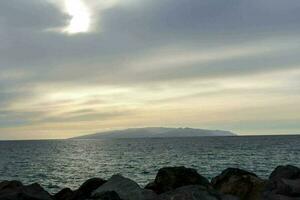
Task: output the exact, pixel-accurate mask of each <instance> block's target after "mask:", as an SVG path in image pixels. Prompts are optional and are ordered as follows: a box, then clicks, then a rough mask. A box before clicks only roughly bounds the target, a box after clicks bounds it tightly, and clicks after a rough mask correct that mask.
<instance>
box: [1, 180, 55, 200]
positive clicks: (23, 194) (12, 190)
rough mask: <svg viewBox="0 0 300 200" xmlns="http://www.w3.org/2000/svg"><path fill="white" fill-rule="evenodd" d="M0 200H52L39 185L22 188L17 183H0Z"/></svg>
mask: <svg viewBox="0 0 300 200" xmlns="http://www.w3.org/2000/svg"><path fill="white" fill-rule="evenodd" d="M0 200H53V198H52V197H51V195H50V194H49V193H48V192H47V191H45V190H44V189H43V188H42V187H41V186H40V185H39V184H37V183H34V184H31V185H27V186H24V185H23V184H22V183H21V182H18V181H3V182H2V183H0Z"/></svg>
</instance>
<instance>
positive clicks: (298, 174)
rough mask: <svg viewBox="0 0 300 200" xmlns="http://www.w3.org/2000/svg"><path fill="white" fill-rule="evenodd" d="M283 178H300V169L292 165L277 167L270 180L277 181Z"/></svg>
mask: <svg viewBox="0 0 300 200" xmlns="http://www.w3.org/2000/svg"><path fill="white" fill-rule="evenodd" d="M281 179H293V180H295V179H300V169H299V168H298V167H295V166H292V165H286V166H278V167H276V168H275V170H274V171H273V172H272V173H271V175H270V177H269V180H270V181H276V180H281Z"/></svg>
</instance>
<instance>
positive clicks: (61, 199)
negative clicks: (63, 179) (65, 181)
mask: <svg viewBox="0 0 300 200" xmlns="http://www.w3.org/2000/svg"><path fill="white" fill-rule="evenodd" d="M73 195H74V192H73V191H72V190H71V189H70V188H64V189H62V190H61V191H59V192H58V193H56V194H55V195H54V199H55V200H69V199H71V198H72V197H73Z"/></svg>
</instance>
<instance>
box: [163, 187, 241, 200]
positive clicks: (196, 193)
mask: <svg viewBox="0 0 300 200" xmlns="http://www.w3.org/2000/svg"><path fill="white" fill-rule="evenodd" d="M159 200H238V198H236V197H233V196H223V195H221V194H220V193H218V192H216V191H213V190H210V189H208V188H207V187H203V186H200V185H188V186H183V187H179V188H177V189H175V190H172V191H169V192H166V193H163V194H161V195H159Z"/></svg>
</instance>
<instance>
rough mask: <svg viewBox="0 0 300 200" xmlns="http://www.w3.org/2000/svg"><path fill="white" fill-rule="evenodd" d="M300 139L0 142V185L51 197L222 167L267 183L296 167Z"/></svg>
mask: <svg viewBox="0 0 300 200" xmlns="http://www.w3.org/2000/svg"><path fill="white" fill-rule="evenodd" d="M299 144H300V136H261V137H205V138H165V139H114V140H53V141H3V142H0V181H1V180H20V181H22V182H23V183H26V184H27V183H33V182H38V183H40V184H42V186H44V187H45V188H46V189H47V190H49V191H50V192H55V191H58V190H59V189H60V188H62V187H71V188H77V187H78V186H79V185H80V184H82V183H83V182H84V181H85V180H87V179H88V178H91V177H102V178H109V177H110V176H111V175H113V174H116V173H121V174H123V175H124V176H127V177H129V178H131V179H133V180H135V181H137V182H138V183H139V184H141V185H144V184H146V183H147V182H149V181H150V180H152V179H154V178H155V174H156V172H157V170H158V169H159V168H161V167H164V166H180V165H184V166H187V167H192V168H195V169H197V170H198V172H199V173H201V174H202V175H204V176H206V177H208V178H212V177H214V176H215V175H217V174H219V173H220V172H221V171H222V170H224V169H225V168H227V167H239V168H244V169H247V170H250V171H253V172H255V173H256V174H258V175H259V176H261V177H267V176H268V175H269V174H270V172H271V171H272V170H273V168H275V167H276V166H277V165H285V164H293V165H296V166H300V145H299Z"/></svg>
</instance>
